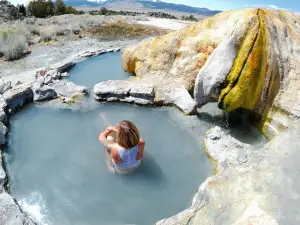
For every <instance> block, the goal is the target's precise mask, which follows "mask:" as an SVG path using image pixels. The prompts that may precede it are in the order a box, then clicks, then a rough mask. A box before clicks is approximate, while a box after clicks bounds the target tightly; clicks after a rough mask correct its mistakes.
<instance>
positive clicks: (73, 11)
mask: <svg viewBox="0 0 300 225" xmlns="http://www.w3.org/2000/svg"><path fill="white" fill-rule="evenodd" d="M66 14H78V12H77V10H76V9H74V8H73V7H72V6H70V5H69V6H67V7H66Z"/></svg>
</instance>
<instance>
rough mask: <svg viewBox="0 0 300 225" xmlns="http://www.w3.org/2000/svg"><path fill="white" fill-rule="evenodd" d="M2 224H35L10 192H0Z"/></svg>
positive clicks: (0, 218) (0, 219)
mask: <svg viewBox="0 0 300 225" xmlns="http://www.w3.org/2000/svg"><path fill="white" fill-rule="evenodd" d="M0 224H3V225H4V224H5V225H15V224H23V225H35V223H34V222H33V221H32V220H31V219H30V217H29V216H27V215H26V214H25V213H24V212H23V211H22V210H21V208H20V206H19V205H18V204H17V203H16V200H14V199H13V198H12V197H11V196H10V195H9V194H8V193H6V192H2V193H1V192H0Z"/></svg>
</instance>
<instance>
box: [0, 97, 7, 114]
mask: <svg viewBox="0 0 300 225" xmlns="http://www.w3.org/2000/svg"><path fill="white" fill-rule="evenodd" d="M6 106H7V104H6V101H5V99H4V98H3V95H0V110H1V111H5V109H6Z"/></svg>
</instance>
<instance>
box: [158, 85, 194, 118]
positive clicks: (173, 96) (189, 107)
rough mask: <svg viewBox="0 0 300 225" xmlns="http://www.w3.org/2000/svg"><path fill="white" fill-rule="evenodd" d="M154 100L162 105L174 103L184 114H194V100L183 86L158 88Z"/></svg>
mask: <svg viewBox="0 0 300 225" xmlns="http://www.w3.org/2000/svg"><path fill="white" fill-rule="evenodd" d="M155 102H156V103H157V104H162V105H175V106H176V107H178V108H179V109H180V110H182V111H183V112H184V113H185V114H188V115H190V114H194V113H195V111H196V102H195V101H194V99H193V98H192V97H191V95H190V94H189V92H188V91H187V90H186V89H185V88H183V87H182V88H170V87H168V88H158V89H157V91H156V96H155Z"/></svg>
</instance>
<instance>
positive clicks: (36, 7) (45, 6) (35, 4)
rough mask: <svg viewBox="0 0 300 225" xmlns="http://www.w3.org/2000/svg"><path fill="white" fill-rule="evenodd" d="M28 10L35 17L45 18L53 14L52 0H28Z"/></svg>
mask: <svg viewBox="0 0 300 225" xmlns="http://www.w3.org/2000/svg"><path fill="white" fill-rule="evenodd" d="M28 11H29V13H30V14H31V15H33V16H35V17H37V18H46V17H48V16H51V15H53V3H52V1H51V0H50V1H45V0H36V1H31V2H29V5H28Z"/></svg>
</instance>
